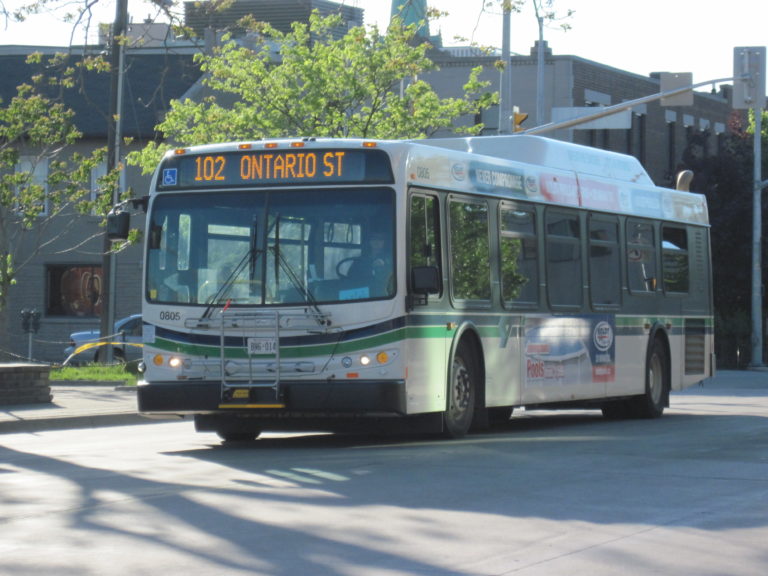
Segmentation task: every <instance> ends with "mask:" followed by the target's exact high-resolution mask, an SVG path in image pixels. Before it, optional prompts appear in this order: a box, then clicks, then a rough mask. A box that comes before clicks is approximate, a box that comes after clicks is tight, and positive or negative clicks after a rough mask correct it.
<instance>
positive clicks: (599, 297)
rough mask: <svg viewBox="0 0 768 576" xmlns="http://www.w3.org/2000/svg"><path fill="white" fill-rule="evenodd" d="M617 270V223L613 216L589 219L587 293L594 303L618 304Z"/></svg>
mask: <svg viewBox="0 0 768 576" xmlns="http://www.w3.org/2000/svg"><path fill="white" fill-rule="evenodd" d="M620 270H621V268H620V266H619V227H618V223H617V222H616V220H615V219H611V220H610V221H609V220H607V219H606V220H603V219H601V218H594V217H592V218H590V220H589V292H590V297H591V300H592V304H593V305H598V306H618V305H619V303H620V299H621V281H620V279H621V272H620Z"/></svg>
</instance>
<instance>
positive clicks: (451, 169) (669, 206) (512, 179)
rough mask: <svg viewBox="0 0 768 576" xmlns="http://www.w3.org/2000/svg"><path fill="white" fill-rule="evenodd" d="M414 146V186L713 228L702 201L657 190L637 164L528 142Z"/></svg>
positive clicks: (475, 140) (410, 171) (504, 139)
mask: <svg viewBox="0 0 768 576" xmlns="http://www.w3.org/2000/svg"><path fill="white" fill-rule="evenodd" d="M412 143H413V144H414V146H413V147H412V148H411V149H410V150H409V152H408V161H407V164H408V165H407V167H406V177H407V179H408V181H409V182H410V183H411V184H417V185H423V186H441V187H447V188H451V189H454V190H461V191H466V192H470V193H471V192H473V191H474V192H479V193H485V194H490V195H494V196H501V197H506V198H510V199H527V200H533V201H540V202H548V203H553V204H561V205H567V206H579V207H582V208H587V209H591V210H599V211H603V212H617V213H623V214H630V215H636V216H643V217H648V218H658V219H663V220H678V221H683V222H691V223H695V224H703V225H706V224H708V223H709V218H708V215H707V203H706V198H705V197H704V196H703V195H701V194H695V193H690V192H680V191H677V190H672V189H669V188H661V187H658V186H656V185H655V184H654V183H653V180H651V178H650V176H649V175H648V173H647V172H646V171H645V169H644V168H643V166H642V165H641V164H640V162H639V161H638V160H637V159H636V158H634V157H633V156H629V155H625V154H619V153H616V152H609V151H606V150H600V149H597V148H590V147H588V146H580V145H578V144H571V143H569V142H561V141H558V140H551V139H549V138H544V137H541V136H530V135H520V136H482V137H470V138H446V139H435V140H416V141H412ZM436 148H437V149H444V150H445V153H444V154H440V153H438V152H436V150H435V149H436Z"/></svg>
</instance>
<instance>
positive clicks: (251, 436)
mask: <svg viewBox="0 0 768 576" xmlns="http://www.w3.org/2000/svg"><path fill="white" fill-rule="evenodd" d="M216 434H217V435H218V436H219V438H221V439H222V441H223V442H226V443H229V442H253V441H254V440H256V438H258V437H259V435H260V434H261V433H260V432H259V431H257V430H248V431H240V430H238V431H233V430H217V431H216Z"/></svg>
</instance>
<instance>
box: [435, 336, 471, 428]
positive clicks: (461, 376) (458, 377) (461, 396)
mask: <svg viewBox="0 0 768 576" xmlns="http://www.w3.org/2000/svg"><path fill="white" fill-rule="evenodd" d="M478 379H479V376H478V371H477V366H476V362H475V358H474V355H473V354H472V352H471V350H470V348H469V346H467V345H466V344H464V343H460V344H459V346H458V348H457V349H456V352H455V353H454V355H453V362H452V363H451V374H450V378H449V381H448V387H447V388H448V398H447V400H448V403H447V407H446V410H445V412H444V413H443V432H444V434H445V435H446V436H447V437H448V438H461V437H463V436H465V435H466V433H467V432H468V431H469V428H470V426H472V417H473V416H474V412H475V404H476V402H477V393H478Z"/></svg>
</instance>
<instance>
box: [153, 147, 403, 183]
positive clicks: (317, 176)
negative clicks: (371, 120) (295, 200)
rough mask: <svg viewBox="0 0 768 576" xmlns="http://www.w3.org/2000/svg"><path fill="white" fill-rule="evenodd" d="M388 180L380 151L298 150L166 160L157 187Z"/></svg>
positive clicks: (384, 157) (387, 163)
mask: <svg viewBox="0 0 768 576" xmlns="http://www.w3.org/2000/svg"><path fill="white" fill-rule="evenodd" d="M391 182H393V178H392V168H391V165H390V161H389V156H387V154H386V153H385V152H384V151H382V150H368V149H362V150H360V149H347V148H344V149H317V150H313V149H306V148H300V149H286V150H275V149H271V150H237V151H230V152H211V153H192V154H181V155H174V156H168V157H166V158H165V159H164V160H163V163H162V164H161V166H160V170H159V173H158V182H157V189H158V190H161V191H162V190H188V189H191V188H240V187H252V186H273V185H302V184H353V183H361V184H388V183H391Z"/></svg>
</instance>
